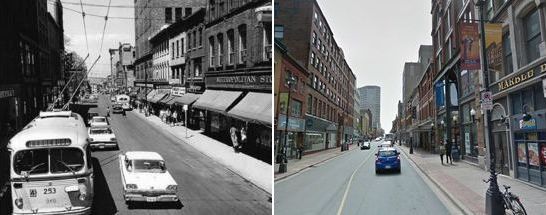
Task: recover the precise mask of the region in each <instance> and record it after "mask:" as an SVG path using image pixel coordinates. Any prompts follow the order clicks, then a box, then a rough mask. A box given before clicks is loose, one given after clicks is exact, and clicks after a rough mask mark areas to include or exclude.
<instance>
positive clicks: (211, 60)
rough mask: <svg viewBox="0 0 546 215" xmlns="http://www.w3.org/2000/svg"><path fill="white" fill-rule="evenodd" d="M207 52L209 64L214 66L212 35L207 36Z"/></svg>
mask: <svg viewBox="0 0 546 215" xmlns="http://www.w3.org/2000/svg"><path fill="white" fill-rule="evenodd" d="M209 53H210V59H209V66H210V67H214V60H215V57H214V55H215V51H214V37H209Z"/></svg>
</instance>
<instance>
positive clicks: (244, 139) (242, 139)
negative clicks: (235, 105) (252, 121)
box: [239, 126, 247, 149]
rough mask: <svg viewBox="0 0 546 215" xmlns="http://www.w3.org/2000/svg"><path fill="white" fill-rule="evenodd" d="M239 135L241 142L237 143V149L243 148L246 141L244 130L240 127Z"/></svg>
mask: <svg viewBox="0 0 546 215" xmlns="http://www.w3.org/2000/svg"><path fill="white" fill-rule="evenodd" d="M240 133H241V141H240V143H239V149H242V148H243V144H245V143H246V140H247V136H246V128H245V127H243V126H241V129H240Z"/></svg>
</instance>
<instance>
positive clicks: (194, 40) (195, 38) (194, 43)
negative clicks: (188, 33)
mask: <svg viewBox="0 0 546 215" xmlns="http://www.w3.org/2000/svg"><path fill="white" fill-rule="evenodd" d="M192 38H193V40H192V42H193V44H192V45H193V47H197V43H196V41H197V31H193V37H192Z"/></svg>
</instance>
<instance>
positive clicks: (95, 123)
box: [89, 116, 109, 127]
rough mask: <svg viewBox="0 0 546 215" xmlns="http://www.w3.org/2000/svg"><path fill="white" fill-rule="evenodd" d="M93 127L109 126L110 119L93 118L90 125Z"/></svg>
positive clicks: (102, 117)
mask: <svg viewBox="0 0 546 215" xmlns="http://www.w3.org/2000/svg"><path fill="white" fill-rule="evenodd" d="M89 125H90V126H91V127H98V126H108V125H109V123H108V119H106V117H104V116H94V117H93V118H91V122H90V123H89Z"/></svg>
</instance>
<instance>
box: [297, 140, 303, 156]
mask: <svg viewBox="0 0 546 215" xmlns="http://www.w3.org/2000/svg"><path fill="white" fill-rule="evenodd" d="M301 157H303V143H302V142H298V159H300V160H301Z"/></svg>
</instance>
